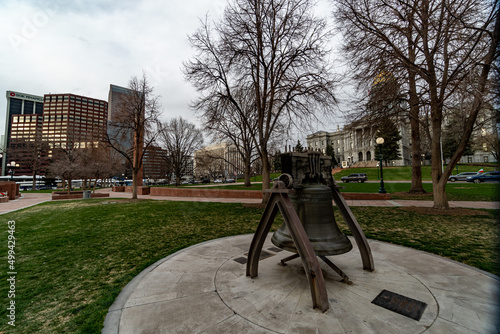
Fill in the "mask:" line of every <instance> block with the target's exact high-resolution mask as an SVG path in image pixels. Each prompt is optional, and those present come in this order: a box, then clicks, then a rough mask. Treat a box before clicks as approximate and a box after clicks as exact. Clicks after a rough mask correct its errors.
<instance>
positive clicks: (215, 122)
mask: <svg viewBox="0 0 500 334" xmlns="http://www.w3.org/2000/svg"><path fill="white" fill-rule="evenodd" d="M234 97H235V98H236V99H237V100H238V104H239V105H240V106H241V108H242V109H241V110H240V111H241V112H239V111H238V110H237V109H236V108H235V106H234V105H233V104H232V103H230V102H229V101H228V100H227V99H221V100H220V101H219V100H216V101H211V102H215V103H210V104H209V105H208V106H206V107H205V110H204V112H203V115H202V120H203V122H204V124H205V126H206V131H207V133H208V134H209V135H211V136H212V137H213V138H214V140H215V141H224V140H228V141H229V142H231V143H232V144H233V145H234V147H235V148H236V151H237V152H238V155H239V156H240V157H241V159H242V161H243V165H244V170H243V171H242V172H243V174H244V178H245V186H246V187H250V186H251V183H250V174H251V166H252V163H253V162H254V160H255V159H256V157H257V155H258V154H257V151H256V147H255V140H254V138H255V133H256V130H257V122H256V117H255V116H256V115H255V112H254V109H255V99H254V97H255V96H254V95H252V94H250V93H249V92H248V91H247V90H238V91H236V92H235V93H234ZM226 163H228V164H232V165H233V167H234V168H235V169H237V168H239V166H237V165H234V161H232V160H227V161H226Z"/></svg>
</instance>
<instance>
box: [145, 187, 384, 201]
mask: <svg viewBox="0 0 500 334" xmlns="http://www.w3.org/2000/svg"><path fill="white" fill-rule="evenodd" d="M150 195H151V196H170V197H209V198H262V192H261V191H256V190H229V189H207V188H167V187H152V188H151V189H150ZM342 195H343V196H344V198H345V199H346V200H390V199H391V195H390V194H379V193H342Z"/></svg>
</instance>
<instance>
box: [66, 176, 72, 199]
mask: <svg viewBox="0 0 500 334" xmlns="http://www.w3.org/2000/svg"><path fill="white" fill-rule="evenodd" d="M66 183H67V184H68V195H69V194H70V192H71V178H68V179H67V180H66Z"/></svg>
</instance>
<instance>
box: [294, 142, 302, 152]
mask: <svg viewBox="0 0 500 334" xmlns="http://www.w3.org/2000/svg"><path fill="white" fill-rule="evenodd" d="M302 151H304V148H303V147H302V144H301V143H300V140H297V145H295V152H299V153H300V152H302Z"/></svg>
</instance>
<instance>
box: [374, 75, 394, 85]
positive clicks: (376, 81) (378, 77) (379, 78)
mask: <svg viewBox="0 0 500 334" xmlns="http://www.w3.org/2000/svg"><path fill="white" fill-rule="evenodd" d="M392 80H394V75H392V73H391V72H388V71H382V72H380V73H379V74H377V75H376V76H375V79H373V83H372V88H373V87H375V86H377V85H378V84H381V83H384V82H388V81H392Z"/></svg>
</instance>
